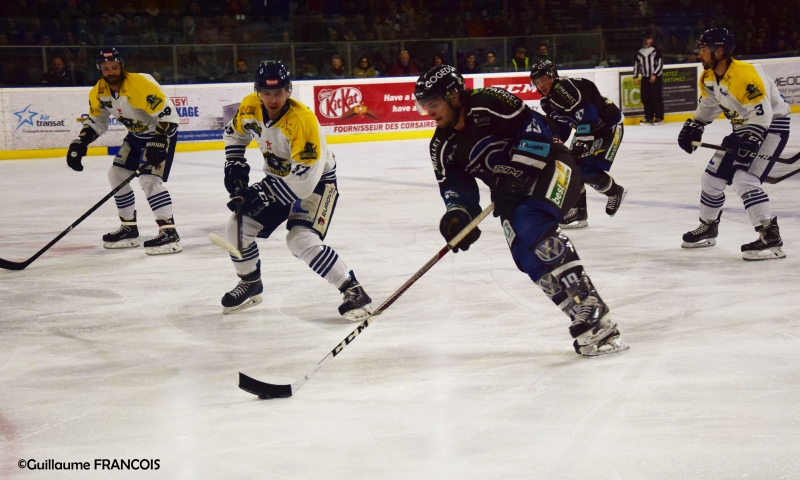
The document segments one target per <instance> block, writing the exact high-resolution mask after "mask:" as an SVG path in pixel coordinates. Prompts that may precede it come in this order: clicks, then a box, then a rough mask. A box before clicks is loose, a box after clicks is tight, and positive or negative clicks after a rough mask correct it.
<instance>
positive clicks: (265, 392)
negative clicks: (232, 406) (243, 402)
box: [239, 372, 292, 399]
mask: <svg viewBox="0 0 800 480" xmlns="http://www.w3.org/2000/svg"><path fill="white" fill-rule="evenodd" d="M239 388H241V389H242V390H244V391H245V392H247V393H252V394H253V395H257V396H258V398H261V399H267V398H289V397H291V396H292V386H291V385H273V384H271V383H264V382H260V381H258V380H256V379H255V378H252V377H248V376H247V375H245V374H244V373H242V372H239Z"/></svg>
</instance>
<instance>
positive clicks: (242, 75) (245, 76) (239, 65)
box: [223, 58, 253, 82]
mask: <svg viewBox="0 0 800 480" xmlns="http://www.w3.org/2000/svg"><path fill="white" fill-rule="evenodd" d="M223 80H225V81H226V82H252V81H253V75H252V74H251V73H250V71H249V69H248V68H247V61H246V60H245V59H244V58H240V59H239V60H236V68H235V69H233V70H231V71H230V72H228V73H226V74H225V76H224V77H223Z"/></svg>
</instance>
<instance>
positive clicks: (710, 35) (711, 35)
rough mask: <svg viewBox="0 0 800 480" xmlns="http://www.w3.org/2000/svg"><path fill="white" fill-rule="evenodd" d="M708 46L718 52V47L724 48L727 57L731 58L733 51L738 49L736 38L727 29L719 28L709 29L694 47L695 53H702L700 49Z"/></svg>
mask: <svg viewBox="0 0 800 480" xmlns="http://www.w3.org/2000/svg"><path fill="white" fill-rule="evenodd" d="M702 46H707V47H709V48H711V50H712V51H713V50H716V49H717V47H720V48H722V50H723V51H724V52H725V55H726V56H730V54H731V52H733V49H734V48H735V47H736V38H735V37H734V36H733V33H731V32H730V30H728V29H727V28H722V27H717V28H709V29H708V30H706V31H705V32H703V34H702V35H700V38H699V39H698V40H697V43H695V46H694V52H695V53H700V47H702Z"/></svg>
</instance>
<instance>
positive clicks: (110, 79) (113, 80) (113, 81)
mask: <svg viewBox="0 0 800 480" xmlns="http://www.w3.org/2000/svg"><path fill="white" fill-rule="evenodd" d="M124 78H125V72H119V75H109V76H105V75H103V80H105V81H106V83H107V84H109V85H111V86H116V85H119V84H120V83H122V80H123V79H124Z"/></svg>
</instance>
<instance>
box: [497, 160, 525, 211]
mask: <svg viewBox="0 0 800 480" xmlns="http://www.w3.org/2000/svg"><path fill="white" fill-rule="evenodd" d="M534 181H535V174H534V173H533V171H532V169H531V168H528V167H526V166H525V165H514V166H511V165H497V166H495V167H494V171H493V172H492V184H491V189H492V201H493V202H494V211H493V212H492V215H494V216H495V217H501V218H506V219H511V218H512V217H513V216H514V211H515V210H516V209H517V207H518V206H519V204H520V203H522V200H523V199H524V197H525V195H530V194H531V189H532V188H533V184H534Z"/></svg>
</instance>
